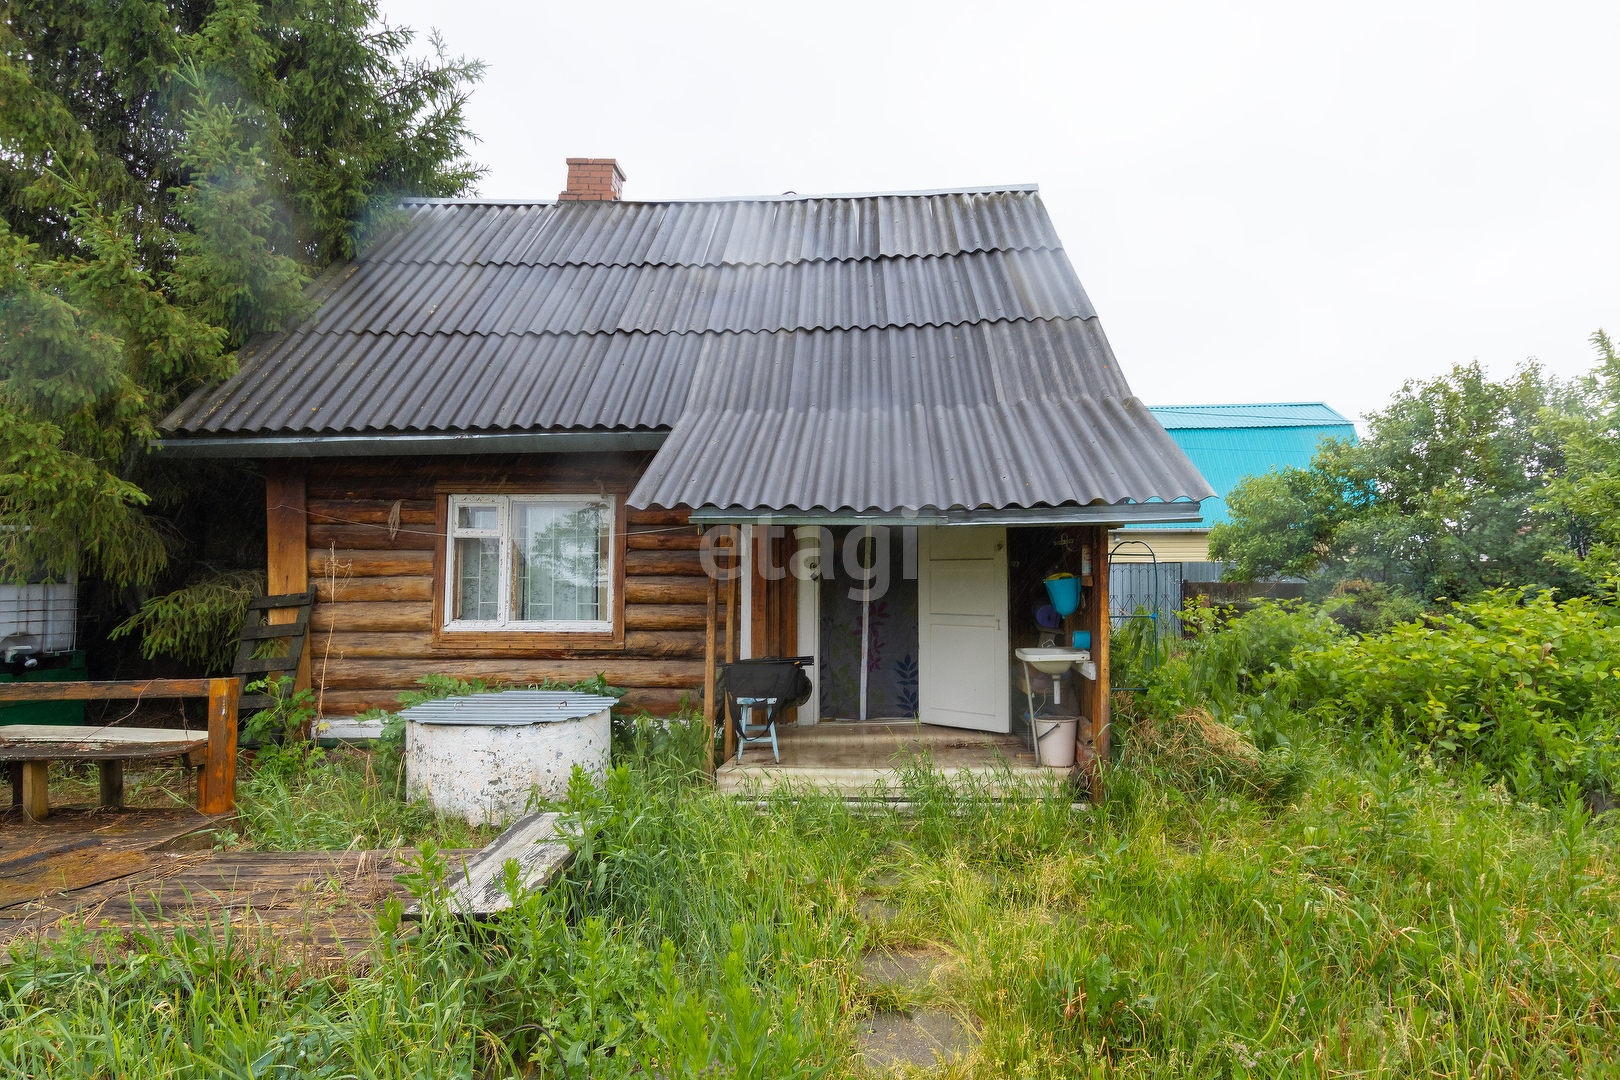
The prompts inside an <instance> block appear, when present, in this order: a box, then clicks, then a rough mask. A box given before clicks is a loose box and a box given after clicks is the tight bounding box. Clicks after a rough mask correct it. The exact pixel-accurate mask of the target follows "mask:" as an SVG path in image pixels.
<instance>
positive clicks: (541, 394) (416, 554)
mask: <svg viewBox="0 0 1620 1080" xmlns="http://www.w3.org/2000/svg"><path fill="white" fill-rule="evenodd" d="M569 169H570V174H569V175H570V187H569V189H568V190H566V191H565V192H564V193H563V194H562V196H561V197H560V198H559V199H557V200H554V201H550V200H548V201H541V200H536V201H481V200H440V199H408V200H405V210H406V218H407V220H406V223H405V224H404V225H403V226H401V227H399V228H397V229H395V230H394V231H392V232H391V233H389V234H388V235H387V236H385V237H383V238H381V239H380V240H379V241H378V242H377V243H376V244H375V245H374V246H373V247H371V248H370V249H369V250H367V251H366V252H363V253H362V254H361V255H360V257H359V258H357V259H356V260H354V261H353V262H350V263H346V264H341V265H338V266H334V267H332V268H330V269H329V270H328V271H327V273H325V274H324V275H322V277H321V278H320V279H319V280H318V281H317V282H316V283H315V284H314V285H313V286H312V289H313V293H314V300H315V302H316V304H317V311H316V314H315V315H314V316H312V317H311V318H310V319H309V320H307V321H306V322H305V323H303V324H302V325H300V326H296V327H292V328H289V329H286V330H283V331H281V332H278V333H273V334H261V335H258V336H257V337H255V338H254V339H253V340H251V341H250V342H249V343H248V344H247V345H246V346H245V347H244V348H243V349H242V350H241V353H240V354H239V360H240V370H239V371H238V373H237V374H236V375H235V376H234V377H232V378H231V379H230V380H228V381H226V382H225V383H224V384H223V385H220V386H211V387H204V388H201V389H199V390H198V391H197V392H196V393H195V394H193V395H192V396H191V397H190V398H189V399H188V400H187V401H186V402H185V403H184V404H182V405H181V406H180V407H179V408H178V409H176V410H175V412H174V413H173V414H172V415H170V416H169V417H168V418H166V419H165V421H164V422H163V425H162V427H163V429H164V431H165V437H164V439H163V440H162V443H161V445H162V448H163V450H164V452H167V453H172V454H176V455H191V456H228V457H238V458H256V459H259V460H261V461H263V463H264V470H265V476H266V512H267V528H268V533H269V541H270V543H269V548H270V564H269V568H268V569H269V578H270V582H269V587H270V591H271V592H276V593H288V592H300V591H304V590H305V589H313V590H314V591H315V593H316V606H315V608H314V611H313V615H312V619H311V627H312V632H311V634H310V636H309V641H308V663H307V665H306V667H305V668H304V669H303V670H302V671H301V675H300V678H301V680H303V681H305V682H306V683H308V684H310V685H314V686H316V687H317V688H318V689H319V690H320V692H321V702H322V711H323V713H324V714H325V715H326V716H327V717H328V718H329V719H333V720H342V718H344V717H350V716H353V715H355V714H357V713H360V712H362V711H364V710H366V709H368V708H371V707H373V706H389V705H392V704H393V703H394V701H395V699H396V698H397V696H398V694H399V693H400V692H401V691H403V690H407V689H410V688H411V687H412V686H413V685H414V684H415V681H416V680H417V679H418V678H419V677H421V676H422V675H424V674H427V673H431V672H439V673H444V674H449V675H455V676H458V677H471V676H477V677H480V678H484V679H488V680H491V681H494V682H502V683H505V682H512V683H528V682H535V681H539V680H542V679H547V678H551V679H566V680H574V679H580V678H586V677H591V676H595V675H598V674H600V675H603V676H605V677H606V678H607V680H608V681H609V682H610V683H613V684H615V685H618V686H622V687H625V688H626V689H627V691H628V694H627V696H626V698H625V706H626V707H627V708H629V709H635V710H640V709H645V710H647V711H649V712H652V713H654V714H667V713H669V712H670V711H671V710H673V709H675V708H676V707H677V705H678V704H679V702H680V701H681V699H682V698H683V697H688V698H690V699H691V700H692V701H694V702H697V701H701V700H703V699H704V698H705V697H706V696H708V695H710V694H712V676H713V672H712V665H713V663H714V662H715V660H716V659H720V660H724V659H725V658H726V656H727V655H728V653H731V654H735V655H737V656H741V657H747V656H782V655H805V656H812V657H813V658H814V662H813V675H814V679H815V682H816V692H815V696H814V698H813V699H812V701H811V702H809V703H807V705H806V708H807V709H809V710H813V712H814V715H812V716H802V715H801V719H806V720H814V719H843V718H846V717H850V718H857V719H861V720H865V719H867V718H868V717H869V715H870V714H871V713H872V712H873V711H875V712H876V713H877V714H879V715H882V716H886V717H891V718H892V717H901V718H905V717H909V718H911V719H912V720H916V719H919V718H920V719H921V720H922V721H923V722H924V723H925V724H943V725H947V726H950V725H954V726H959V727H970V728H978V729H982V730H987V731H1002V732H1005V731H1007V730H1009V724H1010V723H1011V721H1012V720H1013V719H1014V718H1015V716H1016V714H1017V712H1018V710H1019V709H1020V708H1021V707H1020V706H1018V705H1017V704H1016V703H1015V701H1014V695H1013V693H1012V687H1011V685H1010V682H1009V677H1010V676H1009V672H1010V671H1011V670H1012V669H1013V667H1014V662H1013V651H1014V650H1015V649H1016V648H1018V647H1019V646H1021V645H1026V644H1030V643H1031V642H1032V641H1033V640H1034V639H1036V638H1037V637H1040V636H1042V635H1046V636H1051V635H1053V634H1055V633H1057V631H1053V630H1051V629H1049V628H1043V627H1042V626H1037V625H1036V622H1035V615H1034V614H1033V613H1032V610H1031V605H1032V603H1033V605H1034V607H1037V608H1038V606H1039V602H1040V585H1039V582H1040V579H1041V576H1042V575H1044V574H1047V573H1051V572H1055V571H1067V572H1073V573H1076V574H1077V575H1078V574H1080V573H1081V572H1082V570H1083V569H1086V568H1084V567H1082V565H1081V564H1082V562H1083V561H1085V560H1086V559H1090V560H1093V561H1094V562H1095V563H1096V564H1097V565H1096V566H1095V567H1091V569H1094V570H1095V573H1094V575H1093V579H1092V581H1091V582H1090V583H1089V584H1088V586H1087V587H1086V588H1085V590H1084V592H1083V597H1084V605H1083V607H1082V609H1081V610H1080V611H1078V612H1077V613H1076V614H1075V615H1073V616H1071V617H1070V619H1069V622H1068V624H1067V625H1065V626H1064V627H1063V628H1062V630H1061V633H1062V634H1063V635H1070V634H1072V632H1073V631H1074V630H1077V629H1081V628H1089V629H1090V631H1091V633H1092V636H1093V641H1094V642H1096V645H1095V651H1096V652H1097V653H1098V654H1099V655H1098V660H1099V661H1100V662H1099V664H1098V675H1099V677H1098V679H1097V680H1096V681H1095V682H1094V683H1093V685H1091V686H1090V687H1088V688H1086V689H1085V690H1084V691H1083V692H1084V694H1085V695H1086V696H1087V700H1086V703H1085V705H1084V707H1085V708H1087V709H1089V710H1091V715H1093V716H1094V717H1096V718H1098V719H1099V720H1100V721H1102V723H1101V725H1100V728H1099V731H1098V742H1099V744H1101V743H1103V742H1104V741H1105V740H1106V716H1107V700H1108V695H1109V690H1108V685H1109V684H1108V675H1107V659H1106V653H1107V639H1108V634H1107V632H1106V631H1107V627H1108V623H1109V612H1108V599H1107V588H1106V582H1107V573H1106V565H1105V559H1106V555H1105V551H1106V531H1107V529H1109V528H1110V527H1113V528H1119V527H1128V526H1130V525H1133V524H1138V525H1139V524H1143V523H1147V522H1165V521H1169V522H1184V523H1185V522H1196V521H1197V520H1198V516H1199V501H1200V500H1201V499H1203V498H1205V497H1206V496H1208V495H1209V494H1210V488H1209V485H1208V483H1207V482H1205V480H1204V478H1203V477H1202V476H1201V475H1199V473H1198V471H1197V469H1196V468H1194V467H1193V466H1192V464H1191V463H1190V462H1189V461H1188V459H1187V457H1186V455H1185V454H1184V453H1183V452H1182V451H1181V450H1180V449H1179V448H1178V447H1177V446H1176V444H1175V443H1174V442H1173V441H1172V440H1171V439H1170V437H1169V436H1168V435H1167V434H1166V432H1165V430H1164V428H1163V427H1162V426H1161V425H1160V424H1159V423H1158V422H1157V421H1156V420H1154V418H1153V416H1152V415H1151V413H1149V411H1148V410H1147V408H1146V407H1145V406H1144V405H1143V404H1142V403H1141V402H1140V400H1138V399H1137V398H1136V397H1135V396H1134V395H1133V394H1132V392H1131V390H1130V387H1129V386H1128V385H1127V383H1126V381H1125V379H1124V377H1123V375H1122V374H1121V373H1120V370H1119V364H1118V362H1117V360H1116V359H1115V358H1114V356H1113V353H1112V350H1111V348H1110V347H1109V345H1108V341H1107V338H1106V337H1105V336H1104V335H1103V333H1102V329H1101V325H1100V323H1099V322H1098V320H1097V317H1096V312H1095V311H1094V310H1093V309H1092V306H1091V303H1090V301H1089V299H1088V298H1087V297H1086V295H1085V292H1084V290H1083V289H1082V288H1081V286H1080V282H1079V281H1078V279H1077V278H1076V277H1075V274H1074V270H1073V268H1072V266H1071V265H1070V263H1069V261H1068V258H1067V256H1066V254H1065V253H1064V250H1063V247H1062V243H1061V241H1060V240H1059V239H1058V237H1057V235H1056V233H1055V231H1054V230H1053V228H1052V225H1051V221H1050V219H1049V218H1048V217H1047V214H1046V211H1045V208H1044V206H1043V205H1042V203H1041V200H1040V196H1039V192H1038V190H1037V189H1036V188H1034V187H1033V186H1023V187H1004V188H982V189H966V190H955V191H934V192H903V193H894V194H876V195H859V196H824V197H823V196H815V197H802V196H797V195H787V196H779V197H769V198H738V199H721V200H706V201H701V200H700V201H652V202H631V201H627V200H623V199H622V198H621V192H622V187H623V181H624V176H623V172H622V170H621V169H619V168H618V166H617V164H616V163H614V162H611V161H604V160H597V159H590V160H587V159H570V161H569ZM604 177H611V178H612V183H611V184H608V183H605V182H603V178H604ZM576 181H577V183H576ZM703 529H712V530H721V531H723V532H724V533H725V534H726V535H727V536H728V537H735V539H736V540H737V542H738V543H739V545H740V552H739V558H740V559H741V560H742V561H743V563H744V566H743V570H742V574H741V577H740V580H739V581H738V582H737V583H736V584H735V585H717V584H714V583H713V582H711V580H710V578H709V577H708V575H707V573H706V569H705V561H704V551H703V550H702V543H703V540H702V536H701V530H703ZM880 532H881V533H882V535H881V536H880V535H879V533H880ZM891 533H892V537H891ZM891 540H892V542H891ZM852 553H853V554H852ZM852 559H853V562H852V561H851V560H852ZM884 560H890V562H892V566H893V573H892V574H890V573H889V567H890V562H885V561H884ZM711 562H712V560H711ZM880 564H881V565H880ZM852 573H853V574H855V575H856V576H857V577H860V576H861V575H867V577H866V578H865V579H863V580H866V581H867V583H868V585H870V584H871V582H872V581H873V580H875V579H876V577H878V576H881V577H883V578H884V581H883V590H884V595H880V596H877V597H876V598H874V597H873V592H874V588H875V587H874V588H867V589H866V591H864V592H860V595H861V596H862V597H864V599H862V600H861V601H860V602H859V604H858V605H857V607H851V606H850V605H851V604H852V603H854V601H851V600H850V599H849V597H850V596H852V595H855V593H856V592H857V591H858V590H856V591H852V590H850V589H849V588H848V587H847V586H848V579H849V575H850V574H852ZM891 578H892V580H890V579H891ZM874 605H875V606H874ZM852 612H855V613H857V615H858V620H859V623H858V625H859V627H860V629H859V632H858V635H856V636H858V637H859V641H860V648H859V649H857V650H856V651H855V652H854V653H853V654H852V653H851V651H850V650H851V648H852V645H851V642H852V641H854V640H855V637H853V636H852V635H854V634H855V631H853V630H851V626H852V625H854V624H852V623H851V622H850V619H851V618H854V617H857V616H856V615H852ZM1065 640H1067V637H1065ZM852 657H853V658H852ZM856 669H860V671H862V672H865V673H866V674H862V675H860V677H858V678H857V677H856V674H855V672H856ZM868 676H870V678H869V677H868ZM857 686H858V688H859V689H858V693H857V691H856V689H854V688H855V687H857ZM852 694H855V695H857V696H858V701H857V700H855V698H852V697H851V695H852ZM857 713H858V714H859V715H858V717H856V714H857Z"/></svg>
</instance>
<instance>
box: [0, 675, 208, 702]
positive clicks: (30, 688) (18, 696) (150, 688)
mask: <svg viewBox="0 0 1620 1080" xmlns="http://www.w3.org/2000/svg"><path fill="white" fill-rule="evenodd" d="M211 681H212V680H210V679H140V680H136V681H134V682H11V683H0V701H127V700H132V699H140V698H181V697H207V696H208V688H209V683H210V682H211Z"/></svg>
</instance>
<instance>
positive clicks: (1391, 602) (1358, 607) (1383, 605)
mask: <svg viewBox="0 0 1620 1080" xmlns="http://www.w3.org/2000/svg"><path fill="white" fill-rule="evenodd" d="M1322 610H1323V611H1325V612H1327V614H1328V615H1329V616H1330V617H1331V618H1332V619H1333V621H1334V622H1336V623H1338V624H1339V625H1340V626H1342V627H1344V628H1345V629H1346V630H1348V631H1350V632H1351V633H1352V634H1360V635H1362V636H1363V637H1365V636H1366V635H1368V634H1382V633H1384V632H1385V631H1387V630H1390V629H1391V628H1393V627H1395V626H1397V625H1399V624H1400V623H1405V622H1416V621H1417V620H1418V619H1421V618H1422V617H1423V613H1424V611H1425V610H1426V609H1425V608H1424V606H1423V604H1422V603H1420V602H1419V601H1418V599H1417V598H1416V597H1414V596H1411V595H1409V594H1407V593H1403V592H1400V591H1398V590H1396V589H1395V588H1393V587H1391V586H1390V585H1388V584H1386V583H1384V582H1382V581H1341V582H1339V583H1338V584H1337V585H1336V586H1334V589H1333V593H1332V595H1331V596H1329V597H1328V598H1327V599H1326V600H1325V601H1324V602H1323V604H1322Z"/></svg>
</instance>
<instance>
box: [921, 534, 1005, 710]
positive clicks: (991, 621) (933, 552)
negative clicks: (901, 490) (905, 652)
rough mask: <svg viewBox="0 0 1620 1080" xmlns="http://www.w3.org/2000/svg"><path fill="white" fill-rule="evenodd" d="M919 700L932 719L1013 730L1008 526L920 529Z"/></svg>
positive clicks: (922, 708)
mask: <svg viewBox="0 0 1620 1080" xmlns="http://www.w3.org/2000/svg"><path fill="white" fill-rule="evenodd" d="M917 534H918V535H917V609H918V610H917V616H918V618H917V623H918V631H919V632H918V635H917V637H918V643H917V644H918V651H919V652H920V653H921V656H920V660H921V664H920V665H919V666H920V668H921V672H920V676H921V678H920V685H919V687H918V702H919V704H920V707H921V718H922V722H923V723H925V724H944V725H946V726H949V727H960V728H973V729H974V730H976V731H1003V732H1004V731H1008V730H1010V729H1011V724H1010V723H1009V716H1008V707H1007V698H1008V693H1009V689H1010V683H1009V677H1008V667H1007V530H1006V529H1005V528H1002V527H1000V526H989V525H984V526H979V525H953V526H943V527H938V528H919V529H918V530H917Z"/></svg>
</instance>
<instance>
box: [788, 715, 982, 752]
mask: <svg viewBox="0 0 1620 1080" xmlns="http://www.w3.org/2000/svg"><path fill="white" fill-rule="evenodd" d="M776 736H777V740H778V741H779V742H787V741H791V742H792V743H793V745H794V746H803V747H806V748H809V747H818V748H819V747H822V746H827V745H836V746H840V747H850V748H856V747H860V748H867V749H878V748H883V747H894V748H900V747H914V748H919V749H920V748H923V747H936V746H938V747H968V746H984V747H998V746H1003V745H1005V744H1006V743H1007V740H1008V737H1007V736H1006V735H999V734H995V733H993V732H988V731H965V730H963V729H961V728H950V727H939V726H937V725H934V724H904V723H899V724H896V723H883V722H877V721H869V722H866V723H859V722H850V721H844V720H839V721H827V722H824V723H820V724H815V725H813V726H810V727H800V726H798V725H797V724H783V725H782V726H780V727H778V728H777V729H776Z"/></svg>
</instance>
